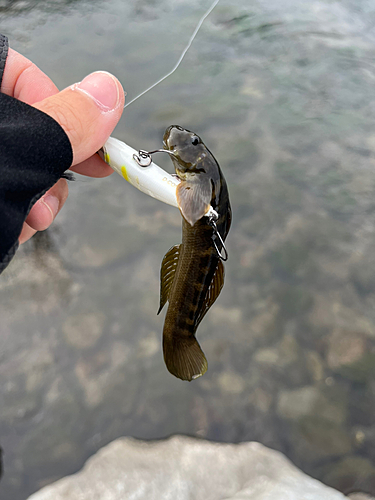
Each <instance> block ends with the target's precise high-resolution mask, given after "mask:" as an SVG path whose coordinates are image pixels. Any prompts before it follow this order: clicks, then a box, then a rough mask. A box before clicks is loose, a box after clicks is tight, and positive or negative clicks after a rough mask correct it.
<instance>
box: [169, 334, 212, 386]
mask: <svg viewBox="0 0 375 500" xmlns="http://www.w3.org/2000/svg"><path fill="white" fill-rule="evenodd" d="M163 353H164V361H165V364H166V366H167V368H168V371H169V372H170V373H172V375H174V376H175V377H177V378H180V379H182V380H189V381H191V380H194V379H196V378H198V377H200V376H202V375H204V374H205V373H206V371H207V359H206V356H205V355H204V354H203V351H202V349H201V347H200V345H199V343H198V341H197V339H196V338H195V337H194V335H191V336H189V337H182V338H181V337H179V338H176V337H166V336H164V338H163Z"/></svg>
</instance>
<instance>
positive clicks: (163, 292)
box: [158, 245, 181, 314]
mask: <svg viewBox="0 0 375 500" xmlns="http://www.w3.org/2000/svg"><path fill="white" fill-rule="evenodd" d="M180 246H181V245H175V246H173V247H172V248H170V249H169V250H168V252H167V253H166V254H165V255H164V258H163V260H162V263H161V268H160V306H159V310H158V314H159V313H160V311H161V310H162V309H163V307H164V305H165V303H166V302H167V300H168V297H169V293H170V290H171V287H172V283H173V280H174V276H175V274H176V268H177V263H178V258H179V256H180Z"/></svg>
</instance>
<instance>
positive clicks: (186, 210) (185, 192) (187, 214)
mask: <svg viewBox="0 0 375 500" xmlns="http://www.w3.org/2000/svg"><path fill="white" fill-rule="evenodd" d="M199 180H200V182H193V181H181V182H180V184H179V185H178V186H177V189H176V196H177V204H178V208H179V209H180V211H181V213H182V215H183V217H184V218H185V219H186V220H187V221H188V223H189V224H190V225H191V226H194V224H195V223H196V222H197V221H198V220H199V219H201V218H202V217H203V216H204V214H205V213H206V212H207V211H208V209H209V208H210V203H211V196H212V187H211V184H210V181H209V179H208V178H206V177H204V178H203V177H200V179H199Z"/></svg>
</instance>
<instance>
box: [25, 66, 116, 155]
mask: <svg viewBox="0 0 375 500" xmlns="http://www.w3.org/2000/svg"><path fill="white" fill-rule="evenodd" d="M124 101H125V96H124V91H123V89H122V86H121V84H120V82H119V81H118V80H117V79H116V78H115V77H114V76H112V75H111V74H109V73H107V72H105V71H97V72H96V73H91V74H90V75H88V76H86V78H84V79H83V80H82V81H81V82H79V83H76V84H74V85H72V86H71V87H68V88H66V89H65V90H63V91H61V92H59V93H58V94H55V95H53V96H51V97H48V98H47V99H44V100H43V101H40V102H38V103H35V104H34V105H33V106H34V107H36V108H38V109H40V110H41V111H43V112H44V113H46V114H47V115H50V116H51V117H52V118H54V119H55V120H56V121H57V122H58V123H59V124H60V125H61V127H62V128H63V129H64V131H65V133H66V134H67V136H68V137H69V140H70V143H71V145H72V149H73V163H72V165H76V164H78V163H81V162H82V161H84V160H86V159H87V158H89V157H90V156H92V155H93V154H94V153H95V152H96V151H98V150H99V149H100V148H101V147H102V146H103V144H104V143H105V141H106V140H107V139H108V137H109V136H110V135H111V133H112V131H113V129H114V128H115V126H116V124H117V122H118V121H119V119H120V117H121V114H122V111H123V108H124Z"/></svg>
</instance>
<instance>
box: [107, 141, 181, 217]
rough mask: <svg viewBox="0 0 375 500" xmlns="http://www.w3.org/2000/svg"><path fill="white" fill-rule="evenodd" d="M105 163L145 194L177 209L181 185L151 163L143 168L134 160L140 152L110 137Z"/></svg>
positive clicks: (177, 180) (175, 178) (174, 178)
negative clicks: (177, 194) (178, 190)
mask: <svg viewBox="0 0 375 500" xmlns="http://www.w3.org/2000/svg"><path fill="white" fill-rule="evenodd" d="M103 151H104V158H103V159H104V161H105V162H106V163H108V165H109V166H110V167H112V168H113V170H115V172H117V173H118V174H120V175H121V177H123V178H124V179H125V180H127V181H128V182H130V184H132V185H133V186H134V187H136V188H137V189H139V190H140V191H142V192H143V193H146V194H148V195H149V196H152V197H153V198H156V199H157V200H160V201H163V202H164V203H167V205H172V206H173V207H177V208H178V205H177V198H176V188H177V186H178V184H179V183H180V180H179V179H178V178H177V177H173V176H172V175H170V174H168V172H166V171H165V170H163V169H162V168H160V167H158V166H157V165H156V164H155V163H154V162H151V163H150V165H148V166H147V167H141V166H140V165H139V164H138V163H137V161H136V160H135V159H134V158H133V155H134V154H136V155H138V151H136V150H135V149H133V148H131V147H130V146H128V145H127V144H125V143H124V142H122V141H119V140H118V139H115V138H114V137H110V138H109V139H108V140H107V142H106V143H105V144H104V146H103Z"/></svg>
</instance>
